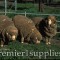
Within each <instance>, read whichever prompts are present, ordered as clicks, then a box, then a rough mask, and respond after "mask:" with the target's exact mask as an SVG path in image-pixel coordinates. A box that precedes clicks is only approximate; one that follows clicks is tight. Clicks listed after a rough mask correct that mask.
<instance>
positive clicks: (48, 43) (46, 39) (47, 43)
mask: <svg viewBox="0 0 60 60" xmlns="http://www.w3.org/2000/svg"><path fill="white" fill-rule="evenodd" d="M48 44H49V43H48V37H46V45H48Z"/></svg>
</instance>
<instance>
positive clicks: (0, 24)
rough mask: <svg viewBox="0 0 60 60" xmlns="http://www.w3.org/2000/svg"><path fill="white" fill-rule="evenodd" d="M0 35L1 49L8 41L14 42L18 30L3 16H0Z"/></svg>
mask: <svg viewBox="0 0 60 60" xmlns="http://www.w3.org/2000/svg"><path fill="white" fill-rule="evenodd" d="M0 18H1V19H0V35H1V38H2V40H1V47H3V44H4V43H5V42H6V43H8V41H10V40H16V37H17V35H18V30H17V28H16V27H15V25H14V23H13V21H11V19H10V18H8V17H7V16H5V15H0Z"/></svg>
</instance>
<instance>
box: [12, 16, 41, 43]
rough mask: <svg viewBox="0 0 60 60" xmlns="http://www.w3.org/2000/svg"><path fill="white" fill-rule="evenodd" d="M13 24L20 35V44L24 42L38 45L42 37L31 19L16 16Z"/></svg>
mask: <svg viewBox="0 0 60 60" xmlns="http://www.w3.org/2000/svg"><path fill="white" fill-rule="evenodd" d="M13 22H14V24H15V26H16V27H17V29H18V30H19V33H20V35H21V43H24V41H25V40H27V41H28V42H29V41H33V42H34V43H40V40H41V39H42V36H41V34H40V33H39V31H38V30H37V29H36V27H35V25H34V23H33V21H32V20H31V19H29V18H27V17H25V16H22V15H16V16H15V17H14V18H13Z"/></svg>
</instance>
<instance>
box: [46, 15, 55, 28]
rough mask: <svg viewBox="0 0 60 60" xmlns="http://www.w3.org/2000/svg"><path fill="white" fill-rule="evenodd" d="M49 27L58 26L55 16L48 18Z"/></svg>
mask: <svg viewBox="0 0 60 60" xmlns="http://www.w3.org/2000/svg"><path fill="white" fill-rule="evenodd" d="M47 21H48V22H47V23H48V26H50V27H54V26H55V25H56V17H55V16H48V20H47Z"/></svg>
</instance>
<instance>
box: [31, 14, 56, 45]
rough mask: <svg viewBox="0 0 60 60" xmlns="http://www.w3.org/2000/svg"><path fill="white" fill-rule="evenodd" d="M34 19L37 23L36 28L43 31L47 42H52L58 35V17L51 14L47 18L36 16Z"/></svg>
mask: <svg viewBox="0 0 60 60" xmlns="http://www.w3.org/2000/svg"><path fill="white" fill-rule="evenodd" d="M32 21H33V22H34V23H35V22H36V23H35V26H36V28H37V29H38V30H39V32H40V33H41V35H42V37H43V38H44V39H45V41H46V44H47V45H49V44H51V39H52V38H53V37H54V36H55V35H56V32H57V23H56V17H55V16H52V15H49V16H48V17H46V18H42V17H34V18H32Z"/></svg>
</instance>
